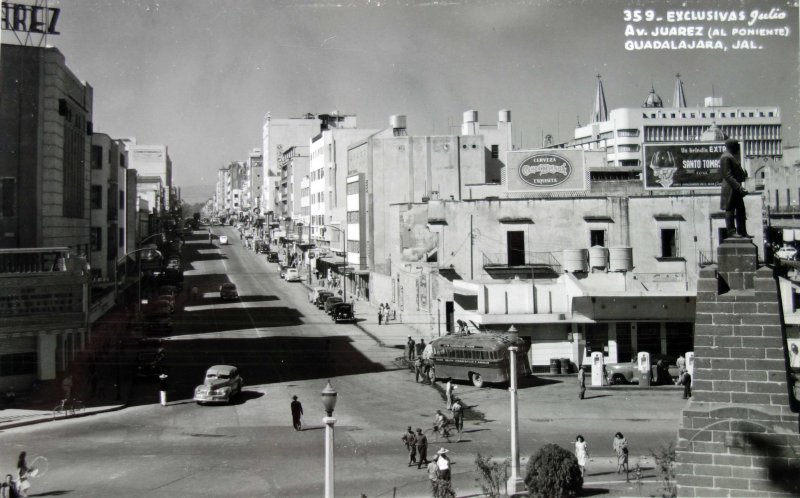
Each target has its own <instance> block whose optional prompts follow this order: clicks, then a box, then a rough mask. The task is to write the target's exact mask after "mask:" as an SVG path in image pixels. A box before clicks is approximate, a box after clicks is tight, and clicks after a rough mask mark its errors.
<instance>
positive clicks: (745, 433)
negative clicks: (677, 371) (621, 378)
mask: <svg viewBox="0 0 800 498" xmlns="http://www.w3.org/2000/svg"><path fill="white" fill-rule="evenodd" d="M717 254H718V261H719V264H718V267H716V268H715V267H709V268H705V269H703V270H701V271H700V278H699V280H698V284H697V314H696V320H695V342H694V344H695V346H694V353H695V367H694V372H695V373H694V388H693V397H692V400H691V401H690V402H689V403H688V405H687V407H686V408H685V409H684V410H683V416H682V420H681V425H680V428H679V430H678V450H677V467H676V474H677V483H678V496H736V497H746V496H758V497H764V496H791V495H793V494H795V493H790V492H788V491H787V490H786V488H785V487H781V482H780V481H781V479H782V477H781V474H780V471H781V469H783V470H784V471H786V470H788V469H790V468H791V466H792V465H797V463H796V462H797V460H796V459H797V455H796V454H795V451H796V449H797V448H800V436H798V415H797V414H795V413H792V412H791V411H790V409H789V391H788V389H789V387H788V385H787V382H786V366H785V363H784V347H785V341H784V339H783V330H782V327H781V318H780V309H779V299H778V288H777V282H776V280H775V279H774V277H773V274H772V270H771V269H769V268H767V267H761V268H759V267H758V264H757V249H756V247H755V246H754V245H753V244H752V242H750V240H749V239H728V240H726V241H725V242H723V243H722V244H721V245H720V248H719V251H718V253H717ZM784 476H785V472H784ZM784 484H785V483H784Z"/></svg>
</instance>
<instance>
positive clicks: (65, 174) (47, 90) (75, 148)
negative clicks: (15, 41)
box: [0, 43, 93, 255]
mask: <svg viewBox="0 0 800 498" xmlns="http://www.w3.org/2000/svg"><path fill="white" fill-rule="evenodd" d="M0 64H2V71H1V72H2V75H3V79H2V83H1V84H2V88H0V113H2V119H0V200H1V201H0V206H2V212H0V248H19V247H68V248H70V249H71V250H73V251H75V252H76V253H80V254H85V255H88V254H89V252H90V250H89V225H90V219H89V218H90V216H89V182H90V177H91V175H90V171H89V167H88V158H89V157H90V147H91V133H92V92H93V91H92V87H91V86H89V85H88V84H85V83H83V82H81V81H80V80H79V79H78V78H77V77H76V76H75V75H74V74H73V73H72V71H70V69H69V68H68V67H67V65H66V63H65V59H64V56H63V55H62V54H61V52H59V51H58V49H56V48H49V47H48V48H41V47H25V46H17V45H9V44H5V43H4V44H3V45H2V60H1V61H0Z"/></svg>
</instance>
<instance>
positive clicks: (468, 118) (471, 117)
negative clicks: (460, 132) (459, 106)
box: [464, 110, 478, 123]
mask: <svg viewBox="0 0 800 498" xmlns="http://www.w3.org/2000/svg"><path fill="white" fill-rule="evenodd" d="M464 122H465V123H477V122H478V111H473V110H469V111H464Z"/></svg>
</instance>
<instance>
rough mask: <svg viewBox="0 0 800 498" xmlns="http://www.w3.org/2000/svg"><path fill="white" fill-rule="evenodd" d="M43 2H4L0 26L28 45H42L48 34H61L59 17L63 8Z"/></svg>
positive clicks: (37, 0) (0, 11) (40, 0)
mask: <svg viewBox="0 0 800 498" xmlns="http://www.w3.org/2000/svg"><path fill="white" fill-rule="evenodd" d="M42 3H43V2H42V0H36V3H35V4H34V5H28V4H23V3H10V2H3V3H2V9H0V13H1V14H2V17H0V27H1V28H2V30H3V31H11V32H13V33H14V36H15V37H16V38H17V41H18V42H19V43H20V44H22V45H26V46H34V45H39V46H40V45H41V44H42V42H43V41H45V40H46V38H47V36H48V35H60V34H61V33H59V31H58V18H59V16H60V15H61V9H58V8H53V7H49V6H47V5H42ZM20 34H24V36H20ZM37 35H38V36H37Z"/></svg>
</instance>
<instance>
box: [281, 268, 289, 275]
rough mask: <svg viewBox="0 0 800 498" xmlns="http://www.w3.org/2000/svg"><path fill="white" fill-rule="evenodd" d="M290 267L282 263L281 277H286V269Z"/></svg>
mask: <svg viewBox="0 0 800 498" xmlns="http://www.w3.org/2000/svg"><path fill="white" fill-rule="evenodd" d="M288 269H289V267H288V266H286V265H281V278H286V270H288Z"/></svg>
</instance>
